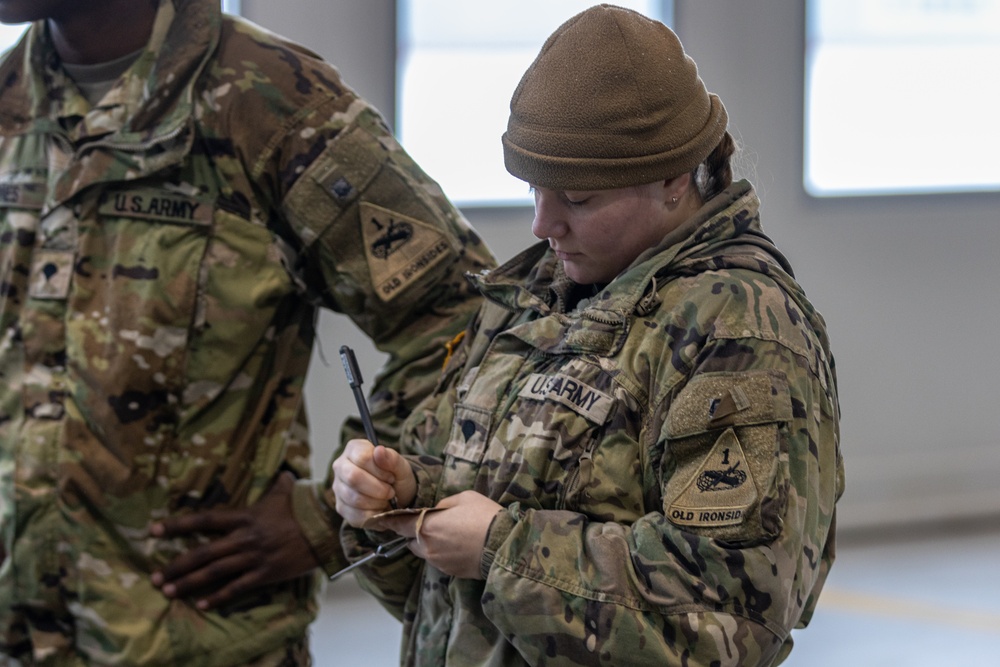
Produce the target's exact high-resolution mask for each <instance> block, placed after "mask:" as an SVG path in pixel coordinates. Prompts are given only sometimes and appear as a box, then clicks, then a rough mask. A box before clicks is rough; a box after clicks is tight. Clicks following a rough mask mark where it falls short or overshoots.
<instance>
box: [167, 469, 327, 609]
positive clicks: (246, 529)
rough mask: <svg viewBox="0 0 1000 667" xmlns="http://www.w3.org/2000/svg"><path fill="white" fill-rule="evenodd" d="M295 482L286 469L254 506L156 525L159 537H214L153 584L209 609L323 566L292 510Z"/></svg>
mask: <svg viewBox="0 0 1000 667" xmlns="http://www.w3.org/2000/svg"><path fill="white" fill-rule="evenodd" d="M294 485H295V478H294V477H293V476H292V474H291V473H289V472H283V473H281V474H280V475H279V476H278V478H277V480H276V481H275V483H274V486H272V487H271V488H270V489H269V490H268V491H267V493H265V494H264V495H263V496H262V497H261V498H260V500H258V501H257V502H256V503H255V504H253V505H251V506H250V507H247V508H244V509H210V510H205V511H201V512H195V513H193V514H189V515H186V516H180V517H175V518H171V519H166V520H164V521H161V522H159V523H156V524H153V525H152V526H151V527H150V532H151V533H152V535H153V536H155V537H161V538H171V537H190V536H194V535H196V534H202V535H209V536H214V539H212V540H211V541H209V542H208V543H206V544H202V545H200V546H197V547H195V548H193V549H191V550H190V551H188V552H187V553H184V554H182V555H180V556H178V557H177V558H175V559H174V560H173V561H172V562H171V563H170V564H169V565H167V566H166V567H164V568H163V569H162V570H160V571H158V572H154V573H153V576H152V580H153V585H154V586H157V587H158V588H160V590H161V591H162V592H163V594H164V595H165V596H167V597H168V598H180V597H186V596H197V601H196V603H195V604H196V606H197V607H198V608H199V609H202V610H206V609H212V608H214V607H219V606H221V605H224V604H226V603H227V602H230V601H232V600H233V599H234V598H236V597H237V596H239V595H241V594H243V593H246V592H247V591H251V590H253V589H255V588H259V587H261V586H265V585H267V584H272V583H276V582H279V581H285V580H288V579H293V578H295V577H299V576H302V575H304V574H306V573H308V572H309V571H310V570H312V569H313V568H315V567H317V566H318V565H319V563H318V562H317V560H316V556H315V555H314V554H313V552H312V549H311V548H310V546H309V543H308V542H307V541H306V539H305V537H304V536H303V534H302V531H301V529H300V528H299V525H298V523H297V522H296V521H295V517H294V515H293V513H292V487H293V486H294Z"/></svg>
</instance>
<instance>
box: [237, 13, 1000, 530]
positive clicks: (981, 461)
mask: <svg viewBox="0 0 1000 667" xmlns="http://www.w3.org/2000/svg"><path fill="white" fill-rule="evenodd" d="M393 7H394V3H393V2H392V0H365V1H364V2H357V1H354V2H352V1H350V0H311V1H310V0H284V1H283V2H280V3H278V2H272V1H271V0H243V10H244V14H245V15H246V16H248V17H249V18H251V19H252V20H254V21H256V22H258V23H260V24H262V25H265V26H267V27H268V28H270V29H272V30H274V31H275V32H279V33H282V34H284V35H286V36H289V37H292V38H293V39H296V40H297V41H300V42H302V43H304V44H306V45H307V46H310V47H311V48H313V49H314V50H316V51H318V52H319V53H321V54H323V55H324V56H326V57H327V58H329V59H330V60H331V61H332V62H334V64H336V65H337V66H338V67H339V68H340V69H341V71H342V73H343V74H344V76H345V78H346V79H347V81H348V82H349V83H351V84H352V85H353V86H354V87H355V88H356V89H357V90H358V91H359V92H361V93H362V94H363V95H365V96H367V97H368V98H369V99H370V100H371V101H372V102H373V103H375V104H376V106H378V107H379V108H380V109H381V110H382V111H383V112H384V113H386V115H387V116H389V117H390V119H391V117H392V89H393V72H392V65H393V62H394V58H395V55H394V47H393V29H394V21H395V16H394V10H393ZM675 9H676V22H675V25H676V27H677V31H678V33H679V34H680V36H681V39H682V40H683V42H684V44H685V47H686V48H687V50H688V51H689V52H690V53H691V54H692V56H693V57H694V58H695V60H696V61H697V62H698V63H699V67H700V71H701V74H702V77H703V78H704V80H705V81H706V83H707V85H708V87H709V89H710V90H712V91H713V92H716V93H718V94H719V95H720V97H721V98H722V99H723V101H724V102H725V104H726V107H727V109H728V111H729V114H730V119H731V128H732V129H733V130H734V131H735V132H734V134H735V136H737V138H738V140H740V141H741V142H742V144H743V146H744V156H745V157H746V158H748V160H749V164H750V165H751V169H750V170H749V171H748V173H747V175H748V176H750V178H751V180H753V181H754V183H755V184H756V185H757V188H758V190H759V192H760V195H761V199H762V201H763V210H762V215H763V220H764V228H765V231H767V232H768V233H769V234H770V235H771V236H772V237H773V238H774V239H775V240H776V241H777V243H778V245H779V247H781V248H782V250H783V251H784V252H785V253H786V255H787V256H788V257H789V259H790V260H791V262H792V264H793V266H794V267H795V268H796V272H797V275H798V277H799V279H800V281H801V283H802V284H803V286H804V287H805V288H806V291H807V292H808V294H809V295H810V297H811V298H812V300H813V301H814V303H815V304H816V305H817V307H818V308H819V309H820V311H821V312H822V313H823V314H824V315H825V317H826V319H827V323H828V325H829V329H830V334H831V337H832V341H833V346H834V354H835V356H836V360H837V365H838V372H839V376H840V392H841V407H842V410H843V423H842V431H843V432H842V435H843V442H842V446H843V451H844V455H845V458H846V465H847V482H848V487H847V493H846V495H845V498H844V500H843V501H842V504H841V516H840V525H841V527H842V528H860V527H869V526H873V525H879V524H883V523H892V522H901V521H913V520H924V519H949V518H953V517H969V516H973V517H974V516H978V515H984V514H998V513H1000V485H997V484H995V483H994V482H993V480H994V475H995V473H994V471H996V470H1000V446H998V445H1000V420H997V419H995V417H996V416H995V415H994V414H993V410H998V407H997V406H996V403H995V401H996V400H997V398H998V397H1000V380H998V378H1000V354H997V352H996V351H995V350H994V340H993V333H994V331H996V330H997V329H1000V298H998V297H997V296H996V295H994V293H993V289H994V288H996V286H998V285H1000V262H997V261H996V258H995V257H994V255H995V253H996V252H997V249H998V248H1000V215H998V213H997V212H998V211H1000V193H986V194H976V195H936V196H905V197H871V198H855V199H830V200H820V199H813V198H810V197H809V196H807V195H806V194H805V193H804V191H803V189H802V185H801V181H802V179H801V173H802V149H801V136H802V98H803V58H802V56H803V44H804V10H803V3H801V2H789V1H788V0H740V2H721V1H719V0H713V1H707V0H677V1H676V3H675ZM525 20H526V21H529V20H530V17H528V16H526V17H525ZM928 91H929V93H932V92H933V82H932V81H929V82H928ZM890 93H891V91H890V86H889V85H888V84H887V88H886V95H885V96H884V97H883V98H880V99H874V100H872V104H873V105H875V104H878V105H883V104H891V99H890V98H891V94H890ZM956 106H958V107H961V108H964V109H967V113H966V116H965V117H963V118H956V119H942V122H955V123H982V124H983V125H984V132H985V131H992V132H995V131H996V130H995V129H994V128H993V127H992V125H993V124H992V123H990V124H989V125H987V123H989V121H988V120H987V119H988V118H990V116H991V114H992V110H988V109H978V108H976V107H975V95H974V91H970V95H969V99H968V100H967V101H966V103H965V104H961V105H956ZM898 113H900V114H905V113H906V109H902V108H901V109H899V110H898ZM443 139H446V138H443ZM498 140H499V138H498ZM913 140H914V141H918V142H919V141H920V137H919V136H915V137H913ZM858 160H859V161H860V160H864V161H870V160H878V161H880V162H882V163H883V164H884V165H885V168H886V169H892V168H893V156H892V155H876V154H871V155H867V154H866V155H859V156H858ZM955 168H956V169H960V168H961V165H955ZM466 213H467V215H468V217H469V219H470V220H471V221H472V222H473V224H475V225H476V227H477V228H478V229H479V231H480V232H481V233H482V235H483V236H484V238H486V240H487V241H488V242H489V243H490V244H491V245H492V247H493V248H494V251H495V252H496V254H497V255H498V256H499V257H500V258H501V259H506V258H507V257H509V256H511V255H512V254H514V252H516V251H517V250H519V249H520V248H522V247H523V246H525V245H527V244H528V243H530V242H531V241H532V240H533V239H532V237H531V235H530V231H529V229H528V226H529V224H530V220H531V212H530V211H528V210H524V209H516V210H506V211H476V210H469V211H467V212H466ZM321 329H322V330H321V338H322V349H323V350H324V352H325V356H326V359H327V361H328V365H327V366H324V365H323V364H322V360H321V359H317V363H316V364H315V365H314V371H313V372H312V374H311V375H310V379H309V386H308V387H307V395H308V400H309V405H310V407H311V413H312V418H313V423H314V430H315V436H314V440H315V442H316V445H317V447H316V448H317V457H316V460H317V462H318V465H325V460H326V459H327V458H328V457H329V455H330V452H331V451H332V447H333V444H334V443H335V441H336V433H337V428H338V425H339V423H340V421H342V419H343V418H344V417H345V416H347V415H348V414H351V413H353V411H354V406H353V400H352V398H351V394H350V392H349V391H347V390H346V388H345V382H344V379H343V372H342V369H341V367H340V364H339V358H338V357H337V353H336V351H337V349H338V348H339V346H340V345H341V344H343V343H344V342H347V343H350V344H353V345H355V347H357V348H359V353H360V355H361V360H362V363H363V364H365V367H366V368H371V369H372V370H371V371H369V372H374V365H375V364H377V363H378V358H377V356H375V355H374V353H372V352H371V347H370V345H368V344H367V343H366V342H365V341H364V339H363V338H361V337H360V336H359V335H358V334H357V333H356V331H355V330H354V329H353V325H351V324H350V322H348V321H346V320H345V319H344V318H341V317H336V316H325V317H324V318H323V320H322V327H321ZM998 411H1000V410H998ZM319 462H321V463H319Z"/></svg>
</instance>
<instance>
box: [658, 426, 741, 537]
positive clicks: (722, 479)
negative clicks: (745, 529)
mask: <svg viewBox="0 0 1000 667" xmlns="http://www.w3.org/2000/svg"><path fill="white" fill-rule="evenodd" d="M756 500H757V487H756V484H755V483H754V479H753V474H752V472H751V470H750V466H749V465H748V464H747V460H746V455H745V453H744V452H743V446H742V445H741V444H740V440H739V438H738V437H736V432H735V431H734V430H733V429H732V428H729V429H726V430H725V431H724V432H723V433H722V435H720V436H719V438H718V440H716V441H715V445H713V447H712V451H711V452H709V454H708V456H706V457H705V458H704V459H703V461H702V463H701V466H700V467H698V468H697V469H696V470H695V471H694V474H693V475H691V477H690V480H689V481H688V482H687V485H686V486H685V487H684V489H683V490H682V491H681V493H680V494H679V495H678V496H677V497H676V498H674V500H673V502H672V503H671V504H670V506H669V508H668V511H667V516H668V518H669V519H670V520H671V521H672V522H673V523H675V524H677V525H679V526H699V527H705V528H708V527H716V526H733V525H737V524H740V523H743V521H744V519H745V518H746V513H747V510H748V509H749V508H750V506H751V505H753V503H754V501H756Z"/></svg>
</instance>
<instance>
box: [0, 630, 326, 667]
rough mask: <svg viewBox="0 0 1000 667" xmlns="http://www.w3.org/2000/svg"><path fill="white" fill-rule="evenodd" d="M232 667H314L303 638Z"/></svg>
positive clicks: (1, 662)
mask: <svg viewBox="0 0 1000 667" xmlns="http://www.w3.org/2000/svg"><path fill="white" fill-rule="evenodd" d="M35 664H36V663H35V662H34V661H31V660H29V661H28V662H22V661H21V660H18V659H16V658H11V657H9V656H5V655H0V667H33V666H34V665H35ZM231 667H312V657H311V656H310V655H309V640H308V639H306V638H305V637H303V638H301V639H299V640H297V641H293V642H289V643H288V644H287V645H286V646H283V647H281V648H280V649H278V650H276V651H271V652H270V653H265V654H264V655H262V656H260V657H258V658H254V659H253V660H251V661H250V662H247V663H245V664H243V665H232V666H231Z"/></svg>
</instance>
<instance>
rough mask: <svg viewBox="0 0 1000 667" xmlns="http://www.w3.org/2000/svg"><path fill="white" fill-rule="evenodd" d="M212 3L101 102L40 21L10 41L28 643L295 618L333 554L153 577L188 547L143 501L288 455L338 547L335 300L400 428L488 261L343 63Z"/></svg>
mask: <svg viewBox="0 0 1000 667" xmlns="http://www.w3.org/2000/svg"><path fill="white" fill-rule="evenodd" d="M218 5H219V3H218V0H172V1H171V0H163V1H162V2H161V5H160V8H159V12H158V14H157V18H156V22H155V25H154V27H153V34H152V37H151V39H150V42H149V45H148V47H147V49H146V50H145V52H144V53H143V54H142V55H141V56H140V57H139V59H138V60H137V61H136V62H135V63H134V64H133V65H132V67H131V69H130V70H129V71H128V72H126V73H125V74H124V75H123V77H122V78H121V79H120V80H119V81H118V83H117V84H116V86H115V87H114V88H113V89H112V90H111V91H110V92H109V93H108V94H107V95H106V96H105V97H104V98H103V99H102V100H101V102H100V103H99V104H98V105H96V106H94V107H93V108H91V106H90V105H89V104H88V103H87V102H86V101H85V99H84V98H83V97H82V96H81V94H80V93H79V91H78V89H77V88H76V87H75V85H74V84H73V83H72V82H71V81H70V80H69V79H68V78H67V77H66V75H65V74H64V72H63V71H62V69H61V67H60V66H59V64H58V57H57V56H56V54H55V52H54V50H53V48H52V46H51V43H50V41H49V38H48V35H47V31H46V29H45V25H44V24H43V23H38V24H35V25H33V26H31V27H30V29H29V30H28V32H27V34H26V36H25V37H24V38H23V39H22V40H21V41H20V43H19V44H17V45H16V46H15V47H14V48H13V49H12V50H11V51H10V52H9V53H7V54H6V56H5V57H4V58H3V59H2V60H0V270H2V289H0V325H2V326H0V336H2V339H0V374H2V377H3V382H2V383H0V536H2V549H0V561H2V566H0V653H7V654H8V655H14V656H16V657H18V658H20V659H21V660H23V661H26V664H30V663H31V661H32V660H35V661H40V660H42V659H46V658H47V659H48V660H50V661H51V662H46V663H45V664H59V665H75V664H115V665H119V664H121V665H125V664H128V665H145V666H152V665H185V666H188V667H191V666H195V665H228V664H234V663H238V662H243V661H246V660H248V659H250V658H252V657H254V656H257V655H260V654H262V653H265V652H269V651H273V650H275V649H278V648H280V647H283V646H284V645H285V643H286V642H288V641H290V640H291V641H295V640H297V639H300V638H302V637H303V636H305V632H306V627H307V624H308V623H309V622H310V620H311V619H312V618H313V616H314V615H315V611H316V605H315V600H314V589H315V585H316V581H317V580H316V577H307V578H305V579H302V580H295V581H291V582H288V583H285V584H280V585H273V586H269V587H267V588H266V589H264V590H261V591H258V592H256V593H254V594H252V595H247V596H245V597H243V598H241V599H239V600H237V601H236V602H234V603H233V604H232V605H230V606H228V607H226V608H223V609H220V610H218V611H213V612H210V613H204V612H201V611H199V610H197V609H196V608H195V607H194V606H193V605H192V604H190V603H189V601H186V600H177V601H170V600H168V599H166V598H165V597H164V596H163V595H162V594H161V593H160V592H159V591H158V590H157V589H156V588H154V587H153V586H152V585H151V583H150V577H149V575H150V573H151V572H153V571H154V570H155V569H158V568H160V567H162V566H163V565H164V564H166V563H167V562H169V561H170V560H172V559H173V558H174V557H175V556H177V555H178V554H179V553H180V552H182V551H183V550H185V549H186V548H188V547H189V546H190V545H189V544H185V543H184V542H182V541H180V540H170V541H166V540H158V539H154V538H152V537H151V536H150V534H149V530H148V526H149V524H150V522H151V521H152V520H155V519H158V518H162V517H166V516H169V515H172V514H176V513H182V512H189V511H194V510H198V509H199V508H207V507H213V506H215V507H241V506H245V505H247V504H250V503H253V502H254V501H255V500H256V499H257V498H259V497H260V495H261V494H262V493H263V492H264V491H265V490H266V489H267V488H268V487H269V485H270V484H271V483H272V482H273V480H274V479H275V476H276V475H277V474H279V473H280V472H281V471H282V470H289V471H292V472H293V473H295V474H296V476H297V477H298V478H300V483H299V484H298V485H297V486H296V488H295V492H294V494H293V505H294V511H295V513H296V519H297V521H298V522H299V524H300V526H301V527H302V529H303V531H304V532H305V534H306V536H307V539H309V541H310V543H311V544H312V546H313V548H314V550H315V553H316V555H317V557H318V558H319V559H320V560H321V562H322V564H323V566H324V568H325V569H326V570H328V571H334V570H336V569H338V568H339V567H340V566H341V565H343V563H344V557H343V553H342V550H341V548H340V544H339V537H338V529H337V526H336V524H335V523H333V521H334V517H335V512H334V511H333V510H332V505H331V504H330V503H329V500H330V498H329V497H327V496H325V495H324V493H323V492H322V491H320V489H322V488H324V486H323V485H320V484H319V483H315V482H309V481H308V480H307V479H306V478H307V477H308V474H309V445H308V441H307V433H306V420H305V415H304V413H303V400H302V399H303V397H302V388H303V382H304V378H305V375H306V369H307V364H308V362H309V357H310V353H311V350H312V343H313V339H314V328H315V319H316V309H317V305H322V306H326V307H329V308H332V309H334V310H337V311H339V312H343V313H346V314H348V315H349V316H350V317H351V318H352V319H353V320H354V321H355V322H356V323H357V324H358V326H359V327H360V328H361V329H362V330H364V331H365V332H366V333H367V334H368V335H369V336H370V337H371V338H372V339H373V340H374V342H375V344H376V345H377V346H378V347H379V348H380V349H381V350H383V351H385V352H387V353H389V355H390V361H389V363H388V364H387V367H386V368H385V369H383V370H384V372H383V373H382V374H380V376H379V378H378V379H377V381H376V382H374V383H373V392H374V393H376V394H377V397H376V398H377V400H375V406H374V408H373V412H374V414H375V419H376V422H377V424H378V427H379V428H380V429H381V430H382V433H383V435H384V437H385V438H386V440H387V441H394V440H395V439H396V438H397V437H398V432H399V427H400V425H401V417H402V416H405V414H406V412H407V411H408V410H410V409H411V408H412V407H413V405H415V404H416V403H417V402H418V400H419V399H420V398H423V397H424V396H425V395H427V393H428V392H429V391H430V390H431V389H432V388H433V387H434V383H435V382H436V380H437V377H438V375H439V374H440V368H441V363H442V361H443V358H444V353H445V347H444V343H446V342H447V341H449V340H451V339H452V338H453V337H454V336H455V335H456V334H457V333H459V332H460V331H461V330H462V329H464V328H465V326H466V323H467V322H468V319H469V317H471V316H472V314H474V313H475V311H476V310H477V309H478V306H479V303H480V299H479V295H478V294H477V293H476V292H475V291H474V290H472V289H471V287H470V286H469V284H468V281H467V280H465V278H464V275H465V273H466V272H468V271H477V270H480V269H481V268H483V267H484V266H492V265H493V260H492V257H491V256H490V254H489V253H488V251H486V250H485V248H484V247H483V246H482V245H481V243H480V242H479V240H478V238H477V237H476V236H475V235H474V234H473V232H472V230H471V229H470V228H469V226H468V225H467V223H466V222H465V221H464V220H463V219H462V218H461V216H460V214H459V213H458V212H457V211H456V210H455V209H454V208H453V207H452V206H451V205H450V203H449V202H448V201H447V200H446V199H445V198H444V196H443V195H442V193H441V192H440V190H439V188H438V187H437V185H436V184H435V183H434V182H433V181H431V180H430V179H429V178H428V177H427V176H426V175H425V174H423V173H422V172H421V171H420V170H419V168H418V167H417V166H416V165H415V164H413V163H412V161H411V160H410V159H409V157H408V156H407V155H406V154H405V153H404V152H403V151H402V150H401V149H400V148H399V146H398V145H397V144H396V143H395V142H394V140H393V138H392V136H391V135H390V133H389V131H388V130H387V128H386V126H385V124H384V122H383V121H382V119H381V118H380V117H379V115H378V113H377V111H375V110H374V109H373V108H371V107H370V106H369V105H368V104H366V103H365V102H364V101H363V100H361V99H359V98H358V97H357V96H356V95H355V94H354V93H353V92H352V91H351V90H350V89H349V88H347V87H346V86H345V85H344V84H343V83H342V82H341V79H340V76H339V74H338V72H337V71H336V70H335V69H334V68H333V67H332V66H330V65H328V64H326V63H324V62H323V61H321V60H320V58H319V57H318V56H316V55H315V54H313V53H310V52H308V51H307V50H305V49H303V48H301V47H299V46H296V45H294V44H291V43H289V42H287V41H285V40H283V39H281V38H279V37H277V36H275V35H273V34H271V33H269V32H267V31H264V30H262V29H260V28H257V27H256V26H253V25H252V24H250V23H248V22H245V21H242V20H239V19H234V18H232V17H226V16H223V15H222V14H221V13H220V11H219V7H218ZM327 437H334V436H333V435H332V434H329V435H328V436H327ZM32 654H33V655H34V658H32ZM0 660H2V658H0Z"/></svg>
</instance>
